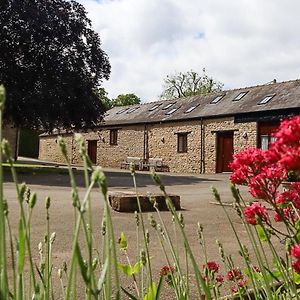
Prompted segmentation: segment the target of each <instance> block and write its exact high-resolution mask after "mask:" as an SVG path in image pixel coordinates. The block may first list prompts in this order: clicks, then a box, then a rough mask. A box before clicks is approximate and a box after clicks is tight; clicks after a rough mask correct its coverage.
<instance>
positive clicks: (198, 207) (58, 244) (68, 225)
mask: <svg viewBox="0 0 300 300" xmlns="http://www.w3.org/2000/svg"><path fill="white" fill-rule="evenodd" d="M106 176H107V179H108V185H109V190H110V191H133V183H132V176H131V174H130V173H129V172H128V171H120V170H107V171H106ZM161 177H162V181H163V182H164V184H165V185H166V187H167V191H168V192H169V193H172V194H177V195H180V197H181V206H182V208H183V210H182V213H183V216H184V219H185V230H186V233H187V235H188V237H189V241H190V244H191V247H192V249H193V250H194V254H195V256H196V259H197V261H199V265H202V263H203V251H202V250H201V247H200V246H199V241H198V238H197V222H200V223H201V224H202V225H203V226H204V234H205V237H206V243H207V248H208V258H209V259H216V260H218V257H219V256H218V247H217V245H216V239H218V240H220V241H221V242H222V244H223V245H224V248H225V251H226V253H227V254H232V255H233V256H234V257H235V258H236V260H237V261H238V262H239V261H241V259H240V258H239V255H238V248H237V243H236V241H235V238H234V236H233V233H232V229H231V228H230V226H229V224H228V222H227V220H226V217H225V215H224V212H223V210H222V208H221V207H220V206H218V205H215V204H212V203H211V202H213V201H214V199H213V196H212V193H211V191H210V187H211V186H212V185H214V186H215V187H216V188H217V189H218V190H219V192H220V194H221V197H222V199H223V201H224V202H228V203H231V202H232V197H231V195H230V189H229V175H228V174H218V175H175V174H166V173H165V174H162V176H161ZM19 179H20V181H24V182H26V183H27V184H28V185H29V187H30V188H31V190H32V191H35V192H36V193H37V195H38V201H37V204H36V207H35V209H34V212H33V217H32V229H31V240H32V245H33V246H34V247H35V248H34V250H33V252H34V255H35V258H36V261H37V262H38V243H39V242H40V241H42V240H43V237H44V234H45V230H46V228H45V218H46V216H45V209H44V206H45V203H44V199H45V197H46V196H50V197H51V200H52V201H51V208H50V213H51V216H50V221H51V231H55V232H56V240H55V243H54V247H53V266H54V273H56V272H57V269H58V268H59V267H61V266H62V264H63V262H64V261H66V262H68V261H69V258H70V254H71V247H72V244H71V241H72V229H73V225H74V222H73V220H74V219H73V207H72V203H71V192H70V182H69V178H68V176H67V175H59V174H49V175H47V174H37V175H20V178H19ZM77 184H78V186H79V191H80V194H81V195H83V194H84V190H85V189H84V187H83V186H84V184H83V178H82V176H77ZM137 185H138V190H139V191H140V192H158V188H157V187H156V186H155V185H154V183H153V182H152V179H151V178H150V176H149V174H148V173H147V172H138V173H137ZM4 193H5V197H6V199H7V201H8V205H9V214H10V220H11V222H12V227H13V230H14V232H15V233H16V232H17V231H16V229H17V220H18V215H19V209H18V202H17V199H16V192H15V188H14V184H13V182H11V179H10V178H9V176H7V178H6V182H5V191H4ZM242 193H243V194H244V195H245V197H246V198H247V199H248V200H249V199H250V197H249V196H248V193H247V192H246V189H245V188H243V189H242ZM92 200H93V227H94V236H95V241H96V246H97V244H98V243H99V242H100V241H101V219H102V212H103V198H102V196H101V194H100V193H99V191H98V190H97V189H96V188H95V189H94V190H93V192H92ZM228 212H229V214H230V215H231V216H232V219H233V221H234V223H235V225H236V228H237V230H238V233H239V235H240V237H241V238H242V239H244V240H245V243H247V238H246V232H245V230H244V229H243V227H242V226H241V223H240V221H239V219H238V217H237V216H236V215H235V212H234V211H233V209H232V208H230V207H228ZM143 215H144V220H145V223H146V227H147V228H148V229H149V231H150V249H151V257H152V266H153V273H154V275H155V276H156V277H158V274H159V271H160V268H161V267H162V266H163V265H165V264H166V259H165V257H164V255H163V252H162V250H161V247H160V244H159V241H158V238H157V236H156V233H155V232H154V230H153V229H152V228H151V226H150V225H149V222H148V213H144V214H143ZM153 215H154V216H155V218H156V220H158V219H157V216H156V214H155V213H154V214H153ZM162 215H163V218H164V221H165V222H166V224H167V227H168V228H169V230H170V231H171V232H172V228H173V227H172V226H173V225H172V220H171V217H170V214H169V212H162ZM112 217H113V222H114V230H115V236H116V239H118V238H119V236H120V233H121V232H122V231H123V232H124V233H125V235H126V237H127V240H128V242H129V250H128V252H129V255H130V257H131V259H132V261H135V259H136V248H137V246H136V225H135V219H134V214H132V213H118V212H114V211H113V212H112ZM178 240H179V243H180V241H181V239H180V238H179V237H178ZM179 254H180V259H181V261H184V251H181V249H179ZM119 255H120V260H123V258H122V257H121V256H122V254H121V253H120V252H119ZM219 261H220V260H219ZM124 284H125V285H127V284H128V283H127V282H126V280H125V281H124ZM54 286H55V289H56V288H57V289H58V286H56V284H55V285H54ZM56 293H57V295H58V297H57V298H58V299H59V298H61V296H59V295H60V290H57V291H56ZM78 297H79V296H78ZM78 299H80V297H79V298H78ZM124 299H125V297H124ZM165 299H173V296H171V294H170V295H169V296H167V297H166V298H165ZM195 299H197V297H196V298H195Z"/></svg>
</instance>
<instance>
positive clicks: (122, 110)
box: [117, 107, 129, 115]
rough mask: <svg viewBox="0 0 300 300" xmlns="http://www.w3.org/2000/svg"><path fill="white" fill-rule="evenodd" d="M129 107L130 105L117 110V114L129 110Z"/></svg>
mask: <svg viewBox="0 0 300 300" xmlns="http://www.w3.org/2000/svg"><path fill="white" fill-rule="evenodd" d="M128 109H129V107H127V108H124V109H121V110H119V111H118V112H117V115H119V114H122V113H123V112H125V111H126V110H128Z"/></svg>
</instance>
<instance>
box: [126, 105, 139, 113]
mask: <svg viewBox="0 0 300 300" xmlns="http://www.w3.org/2000/svg"><path fill="white" fill-rule="evenodd" d="M138 108H140V107H139V106H138V107H133V108H131V109H129V110H128V111H127V112H126V114H130V113H132V112H134V111H136V110H137V109H138Z"/></svg>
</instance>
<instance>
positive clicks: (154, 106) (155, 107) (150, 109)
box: [149, 103, 162, 111]
mask: <svg viewBox="0 0 300 300" xmlns="http://www.w3.org/2000/svg"><path fill="white" fill-rule="evenodd" d="M161 105H162V103H159V104H155V105H153V106H152V107H151V108H149V111H153V110H155V109H157V108H158V107H159V106H161Z"/></svg>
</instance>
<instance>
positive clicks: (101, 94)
mask: <svg viewBox="0 0 300 300" xmlns="http://www.w3.org/2000/svg"><path fill="white" fill-rule="evenodd" d="M96 95H97V96H98V98H99V100H100V101H101V102H102V104H103V106H104V108H105V109H106V110H108V109H111V108H112V106H113V103H112V101H111V99H109V98H108V93H107V91H106V90H105V89H104V88H99V89H97V90H96Z"/></svg>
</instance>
